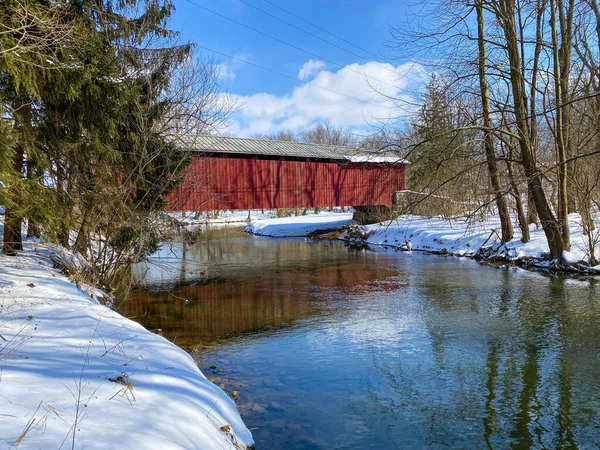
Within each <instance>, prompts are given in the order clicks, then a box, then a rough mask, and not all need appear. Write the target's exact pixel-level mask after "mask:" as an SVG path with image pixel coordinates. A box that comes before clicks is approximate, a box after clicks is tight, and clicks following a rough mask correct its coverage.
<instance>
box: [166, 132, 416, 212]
mask: <svg viewBox="0 0 600 450" xmlns="http://www.w3.org/2000/svg"><path fill="white" fill-rule="evenodd" d="M177 139H178V141H177V142H178V145H180V146H181V147H182V148H183V149H184V150H186V151H189V152H192V153H193V157H192V161H191V163H190V164H189V165H188V166H187V167H186V168H185V169H184V170H183V171H182V172H181V174H180V178H181V179H180V181H179V183H178V184H177V186H176V187H175V189H174V190H173V191H172V192H171V193H170V194H169V195H168V196H167V198H166V201H167V209H169V210H173V211H181V210H187V211H190V210H196V211H205V210H233V209H270V208H301V207H325V206H371V205H380V206H387V207H391V206H392V204H393V198H394V192H395V191H400V190H404V189H406V182H405V170H404V169H405V163H404V161H402V160H401V159H400V158H399V157H398V156H390V155H387V156H376V155H374V154H368V153H365V152H360V151H359V150H357V149H354V148H349V147H341V146H333V145H316V144H302V143H296V142H283V141H268V140H257V139H241V138H229V137H217V136H192V135H188V136H180V137H178V138H177Z"/></svg>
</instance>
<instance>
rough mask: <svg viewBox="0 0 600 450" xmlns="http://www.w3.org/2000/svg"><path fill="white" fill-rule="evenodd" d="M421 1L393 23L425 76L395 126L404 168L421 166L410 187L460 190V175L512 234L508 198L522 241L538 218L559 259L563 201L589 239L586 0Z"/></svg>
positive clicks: (593, 144) (592, 72)
mask: <svg viewBox="0 0 600 450" xmlns="http://www.w3.org/2000/svg"><path fill="white" fill-rule="evenodd" d="M423 11H424V12H423V14H422V16H420V17H419V18H418V20H416V21H415V22H414V23H413V24H412V25H410V24H409V25H407V26H401V27H399V28H397V29H395V30H394V37H395V39H396V40H397V42H398V44H399V45H398V48H402V49H404V48H407V49H408V48H409V49H410V52H411V54H410V57H411V58H413V59H414V58H417V59H419V61H420V62H422V63H427V62H429V67H430V70H431V72H432V75H433V78H432V82H431V83H430V85H429V86H428V88H427V91H426V95H425V101H424V102H423V105H422V106H421V108H420V110H419V113H418V114H417V116H416V118H415V120H414V121H413V124H412V126H411V128H410V129H409V130H407V133H405V135H406V138H407V141H408V143H409V144H408V150H407V152H408V157H409V159H411V160H412V161H413V163H414V164H413V166H411V171H414V170H416V171H417V173H420V174H430V175H429V176H428V177H427V176H425V177H424V178H422V179H420V180H419V182H418V183H419V184H420V185H421V186H420V187H422V188H424V189H426V190H429V191H430V192H432V193H437V192H442V193H445V194H448V193H449V190H452V189H453V187H454V190H453V191H452V195H454V196H456V197H457V198H458V199H461V198H462V197H464V191H463V189H464V187H465V186H466V185H468V184H470V185H471V186H472V188H471V192H478V193H479V194H478V196H479V200H480V201H482V200H483V202H484V204H489V205H491V204H493V205H494V209H495V210H496V211H497V212H498V213H499V216H500V218H501V222H502V240H503V241H507V240H509V239H510V238H511V237H512V232H511V223H510V218H509V215H508V212H509V208H512V209H513V211H514V212H516V215H517V217H518V219H519V226H520V227H521V230H522V235H523V240H527V239H528V228H527V225H528V224H529V223H531V222H535V221H536V220H539V223H540V224H541V226H542V228H543V229H544V232H545V235H546V237H547V240H548V243H549V248H550V253H551V257H552V259H554V260H555V262H556V264H557V265H561V264H563V262H564V261H563V251H565V250H569V249H570V245H571V243H570V230H569V224H568V213H569V212H575V211H577V212H579V214H580V217H581V220H582V222H583V224H584V231H585V233H586V235H588V237H589V239H590V245H591V241H593V240H594V239H595V240H596V241H597V240H598V239H597V237H594V236H596V234H595V233H596V232H595V231H594V228H595V226H594V221H593V219H592V217H593V212H594V211H596V212H597V207H598V204H597V203H598V200H597V199H598V198H600V190H599V189H598V187H599V186H598V181H597V175H598V173H599V172H598V166H599V164H600V163H599V162H600V158H599V156H600V153H598V152H599V150H598V147H597V145H598V143H599V142H600V140H599V139H600V136H599V135H600V127H599V125H600V122H599V120H600V109H598V107H597V105H598V104H599V101H598V98H599V96H598V93H599V91H598V86H599V85H600V78H599V77H600V71H599V70H598V67H599V66H598V61H599V58H600V50H599V49H600V34H599V33H600V31H598V30H600V14H599V13H598V11H599V9H598V6H597V4H596V0H585V1H582V2H575V1H574V0H477V1H475V2H465V1H462V0H461V1H448V0H430V1H428V2H426V5H425V7H424V9H423ZM584 124H585V125H584ZM484 167H485V168H486V169H487V176H486V177H485V178H487V180H486V179H485V178H482V173H481V170H480V168H484ZM433 174H435V175H433ZM461 180H462V181H461ZM525 197H527V198H525ZM526 210H527V211H526ZM589 252H590V254H594V249H593V248H592V247H590V248H589ZM590 259H591V261H592V262H597V260H596V257H595V256H594V257H592V258H590Z"/></svg>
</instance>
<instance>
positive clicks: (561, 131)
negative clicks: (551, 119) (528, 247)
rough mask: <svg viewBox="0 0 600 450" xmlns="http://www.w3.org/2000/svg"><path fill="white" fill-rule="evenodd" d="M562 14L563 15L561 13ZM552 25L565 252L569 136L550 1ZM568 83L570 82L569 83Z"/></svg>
mask: <svg viewBox="0 0 600 450" xmlns="http://www.w3.org/2000/svg"><path fill="white" fill-rule="evenodd" d="M558 5H559V8H560V9H561V10H562V0H558ZM561 14H563V13H562V12H561ZM550 25H551V27H552V56H553V58H552V59H553V63H554V68H553V69H554V91H555V92H554V96H555V99H556V126H555V130H554V133H555V135H556V147H557V159H558V205H557V206H558V210H557V215H558V223H559V226H560V232H561V235H562V239H563V242H564V247H565V250H570V249H571V237H570V231H569V212H568V206H567V205H568V199H567V164H565V161H566V159H567V149H566V147H567V143H566V138H567V134H565V131H566V125H565V123H564V120H563V112H564V109H563V104H564V103H565V102H564V101H563V100H564V98H563V90H562V88H563V82H562V80H561V73H562V71H561V67H560V60H559V58H560V56H559V49H558V30H557V22H556V3H555V2H554V0H550ZM567 83H568V81H567Z"/></svg>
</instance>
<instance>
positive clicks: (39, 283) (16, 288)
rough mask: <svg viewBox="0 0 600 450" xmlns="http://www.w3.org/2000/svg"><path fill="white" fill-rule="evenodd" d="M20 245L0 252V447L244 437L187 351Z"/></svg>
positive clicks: (188, 443) (241, 441)
mask: <svg viewBox="0 0 600 450" xmlns="http://www.w3.org/2000/svg"><path fill="white" fill-rule="evenodd" d="M0 228H1V227H0ZM25 245H26V251H25V252H22V253H21V254H20V256H18V257H12V258H11V257H7V256H4V255H1V256H0V317H1V321H0V416H1V420H0V446H2V447H4V448H14V447H16V446H17V445H18V447H19V449H25V448H60V447H62V448H72V447H73V446H74V448H86V449H106V448H124V449H183V448H198V449H203V450H204V449H234V448H245V446H248V445H251V444H252V442H253V441H252V436H251V433H250V432H249V431H248V429H247V428H246V426H245V425H244V424H243V422H242V420H241V418H240V416H239V414H238V412H237V410H236V408H235V405H234V403H233V401H232V400H231V399H230V398H229V397H228V396H227V395H226V394H225V393H224V392H223V391H222V390H221V389H220V388H219V387H217V386H215V385H214V384H213V383H211V382H210V381H208V380H207V379H206V378H205V377H204V375H203V374H202V373H201V372H200V370H199V369H198V367H197V366H196V364H195V363H194V361H193V359H192V358H191V356H190V355H188V354H187V353H186V352H185V351H183V350H181V349H180V348H178V347H177V346H175V345H174V344H172V343H170V342H169V341H167V340H166V339H164V338H162V337H161V336H158V335H156V334H154V333H151V332H150V331H147V330H146V329H144V328H143V327H142V326H141V325H139V324H137V323H135V322H133V321H131V320H129V319H126V318H125V317H123V316H121V315H120V314H118V313H117V312H115V311H112V310H110V309H108V308H106V307H105V306H102V305H101V304H99V303H98V302H97V301H96V300H94V299H93V298H92V297H90V296H89V295H87V294H85V293H83V292H82V291H80V290H79V289H78V288H77V286H76V285H75V284H73V283H71V282H70V281H69V280H68V279H67V278H65V277H64V276H63V275H61V274H60V273H59V272H58V271H56V270H54V269H53V268H52V267H51V266H50V264H49V263H48V261H47V260H46V259H45V258H43V257H42V256H39V255H36V254H35V251H34V248H33V246H34V244H33V243H31V242H26V243H25Z"/></svg>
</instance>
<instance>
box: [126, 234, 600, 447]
mask: <svg viewBox="0 0 600 450" xmlns="http://www.w3.org/2000/svg"><path fill="white" fill-rule="evenodd" d="M171 250H172V251H167V250H166V249H164V250H163V252H162V253H161V258H154V259H153V261H152V264H150V265H146V266H139V267H137V268H136V271H135V272H136V276H137V277H138V278H144V277H145V279H146V280H147V281H148V283H149V288H150V290H138V291H136V292H133V293H132V294H131V295H130V296H129V298H128V299H127V302H126V303H125V304H124V306H123V312H124V313H125V314H126V315H128V316H135V319H136V320H138V321H139V322H141V323H142V324H143V325H145V326H146V327H148V328H151V329H162V332H163V334H164V336H165V337H167V338H169V339H171V340H173V341H175V342H176V343H177V344H178V345H181V346H183V347H184V348H187V349H189V350H190V351H192V354H193V355H194V357H196V358H197V360H198V361H199V364H200V367H201V368H202V370H203V372H204V373H205V374H206V375H207V377H209V378H213V379H214V380H213V381H215V382H216V383H218V384H221V383H222V384H224V387H225V389H226V390H227V391H228V392H229V393H230V394H232V393H233V391H237V392H239V396H238V397H237V398H236V403H237V404H238V408H239V410H240V413H241V415H242V417H243V419H244V421H245V423H246V424H247V425H248V427H249V428H250V429H251V430H252V432H253V435H254V437H255V440H256V444H257V446H256V447H257V449H280V448H281V449H283V448H285V449H319V448H323V449H342V448H356V449H365V448H377V449H395V448H407V449H414V448H450V447H452V448H473V449H480V448H499V449H501V448H575V447H579V448H598V447H599V446H600V428H599V427H600V418H599V417H598V413H599V411H600V387H599V385H598V383H599V382H600V359H599V356H600V353H599V351H600V320H599V319H600V292H599V286H600V285H598V284H597V283H596V282H594V280H573V279H566V278H558V277H549V276H545V275H542V274H539V273H530V272H525V271H522V270H518V269H508V270H507V269H504V268H496V267H483V266H480V265H479V264H477V263H475V262H473V261H470V260H466V259H456V258H444V257H438V256H430V255H424V254H418V253H413V254H405V253H398V252H394V251H391V250H390V251H383V250H378V251H355V250H349V249H347V248H345V247H344V246H343V245H342V244H340V243H337V242H334V243H329V242H321V243H307V242H305V241H304V240H277V239H269V238H260V237H252V236H246V235H243V234H241V233H233V232H229V233H227V232H224V233H222V235H221V236H218V237H209V238H208V239H207V240H205V241H203V242H200V243H197V244H195V245H192V246H186V247H185V249H184V248H183V246H182V245H181V244H174V245H173V246H172V249H171ZM161 282H162V283H163V284H162V285H161V284H160V283H161ZM174 282H184V283H188V285H187V286H185V287H181V286H180V287H173V286H171V287H169V288H168V291H161V289H164V288H165V286H166V285H165V284H164V283H174ZM189 283H191V284H189ZM161 286H162V287H161ZM211 366H216V369H211V368H210V367H211Z"/></svg>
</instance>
